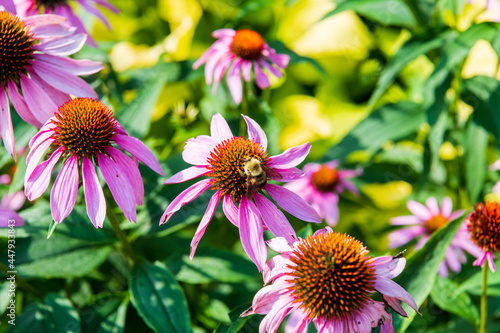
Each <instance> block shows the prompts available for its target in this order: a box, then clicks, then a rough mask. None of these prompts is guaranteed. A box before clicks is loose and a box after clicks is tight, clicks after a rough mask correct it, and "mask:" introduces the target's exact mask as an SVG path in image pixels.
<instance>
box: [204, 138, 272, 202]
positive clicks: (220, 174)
mask: <svg viewBox="0 0 500 333" xmlns="http://www.w3.org/2000/svg"><path fill="white" fill-rule="evenodd" d="M250 160H251V161H252V164H250V162H249V161H250ZM208 163H209V164H210V165H209V166H208V169H210V170H211V172H210V173H208V174H207V176H208V177H213V180H212V190H220V191H221V195H225V194H229V195H231V197H232V198H233V200H234V201H235V202H236V203H239V202H240V200H241V198H242V197H243V195H246V194H248V191H249V190H250V188H249V187H251V188H252V190H253V191H255V192H257V191H260V190H261V189H263V188H264V186H265V185H266V183H267V176H266V174H265V171H264V170H265V169H266V168H267V167H268V164H269V156H268V155H267V152H266V151H265V150H264V148H263V147H262V146H261V145H260V144H258V143H256V142H254V141H253V140H249V139H243V138H242V137H236V136H235V137H232V138H230V139H227V140H225V141H223V142H221V143H219V144H218V145H217V147H215V149H214V150H213V151H212V152H211V153H210V157H209V158H208Z"/></svg>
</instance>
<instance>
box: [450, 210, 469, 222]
mask: <svg viewBox="0 0 500 333" xmlns="http://www.w3.org/2000/svg"><path fill="white" fill-rule="evenodd" d="M464 213H465V209H459V210H456V211H454V212H453V213H451V214H450V217H449V220H450V221H453V220H456V219H458V218H459V217H460V216H462V215H464Z"/></svg>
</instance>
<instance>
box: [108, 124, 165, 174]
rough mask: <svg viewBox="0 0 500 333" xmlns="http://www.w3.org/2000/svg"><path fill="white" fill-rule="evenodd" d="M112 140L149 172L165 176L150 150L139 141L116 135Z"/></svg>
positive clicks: (130, 137)
mask: <svg viewBox="0 0 500 333" xmlns="http://www.w3.org/2000/svg"><path fill="white" fill-rule="evenodd" d="M113 140H114V141H115V142H116V143H117V144H118V146H120V147H121V148H123V149H125V150H126V151H128V152H129V153H130V154H132V156H135V157H137V158H138V159H139V160H140V161H141V162H142V163H144V164H146V165H147V166H148V167H149V168H150V169H151V170H153V171H154V172H156V173H157V174H159V175H162V176H165V173H164V172H163V170H162V169H161V166H160V163H159V162H158V160H157V159H156V157H155V156H154V155H153V153H152V152H151V150H149V148H148V147H146V145H145V144H144V143H143V142H142V141H141V140H139V139H137V138H134V137H132V136H128V135H121V134H117V135H115V137H114V138H113Z"/></svg>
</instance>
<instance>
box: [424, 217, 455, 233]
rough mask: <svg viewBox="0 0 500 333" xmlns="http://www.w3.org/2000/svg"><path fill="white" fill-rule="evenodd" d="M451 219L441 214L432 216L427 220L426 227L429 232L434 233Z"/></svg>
mask: <svg viewBox="0 0 500 333" xmlns="http://www.w3.org/2000/svg"><path fill="white" fill-rule="evenodd" d="M448 222H449V220H448V219H447V218H446V217H444V216H443V215H441V214H438V215H436V216H433V217H431V218H430V219H429V220H427V221H425V227H426V228H427V231H429V233H433V232H434V231H436V230H438V229H440V228H441V227H444V226H445V225H446V224H448Z"/></svg>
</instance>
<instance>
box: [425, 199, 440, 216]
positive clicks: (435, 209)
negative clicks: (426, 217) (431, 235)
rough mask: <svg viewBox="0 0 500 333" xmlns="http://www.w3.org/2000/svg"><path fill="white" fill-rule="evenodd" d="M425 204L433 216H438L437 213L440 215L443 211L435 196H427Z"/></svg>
mask: <svg viewBox="0 0 500 333" xmlns="http://www.w3.org/2000/svg"><path fill="white" fill-rule="evenodd" d="M425 205H426V206H427V208H428V209H429V211H430V212H431V214H432V216H436V215H439V213H441V211H440V210H439V205H438V202H437V200H436V198H434V197H429V198H427V200H426V201H425Z"/></svg>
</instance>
